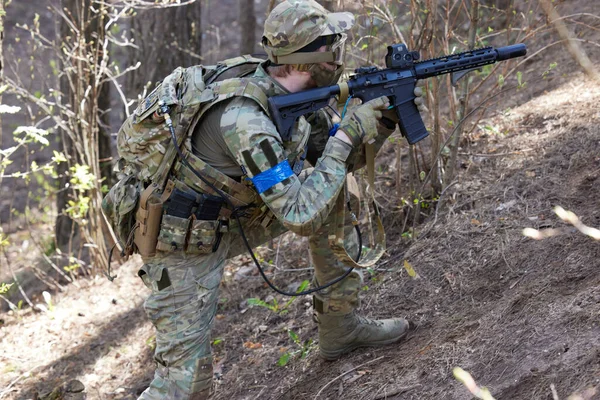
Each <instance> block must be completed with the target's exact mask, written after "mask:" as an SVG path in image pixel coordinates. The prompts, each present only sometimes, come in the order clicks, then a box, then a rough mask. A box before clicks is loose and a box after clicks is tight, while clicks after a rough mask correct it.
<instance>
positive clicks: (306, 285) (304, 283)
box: [296, 280, 310, 293]
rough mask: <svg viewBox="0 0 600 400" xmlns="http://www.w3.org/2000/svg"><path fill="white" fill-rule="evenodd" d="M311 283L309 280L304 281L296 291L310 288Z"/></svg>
mask: <svg viewBox="0 0 600 400" xmlns="http://www.w3.org/2000/svg"><path fill="white" fill-rule="evenodd" d="M309 285H310V281H309V280H304V281H302V283H301V284H300V286H299V287H298V290H296V293H300V292H304V291H305V290H306V289H307V288H308V286H309Z"/></svg>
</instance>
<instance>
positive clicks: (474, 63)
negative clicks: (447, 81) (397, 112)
mask: <svg viewBox="0 0 600 400" xmlns="http://www.w3.org/2000/svg"><path fill="white" fill-rule="evenodd" d="M525 54H527V48H526V47H525V45H524V44H522V43H519V44H513V45H510V46H505V47H500V48H497V49H495V48H493V47H484V48H482V49H475V50H470V51H465V52H462V53H457V54H450V55H447V56H443V57H439V58H433V59H430V60H425V61H421V62H417V63H415V64H414V68H415V75H416V78H417V79H425V78H430V77H432V76H437V75H442V74H448V73H451V72H458V71H464V70H467V69H474V68H479V67H483V66H484V65H488V64H493V63H495V62H496V61H502V60H507V59H509V58H515V57H520V56H524V55H525Z"/></svg>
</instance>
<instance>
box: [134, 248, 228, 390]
mask: <svg viewBox="0 0 600 400" xmlns="http://www.w3.org/2000/svg"><path fill="white" fill-rule="evenodd" d="M228 241H229V240H228V239H227V238H225V239H224V240H223V241H222V243H221V246H220V247H219V249H218V251H217V252H215V253H211V254H208V255H191V256H190V255H186V254H185V253H183V252H175V253H162V252H157V254H158V255H157V256H156V257H152V258H149V259H147V260H144V261H145V264H144V265H143V266H142V268H141V269H140V271H139V272H138V275H139V276H140V277H141V278H142V280H143V281H144V284H145V285H146V286H147V287H148V288H149V289H150V290H151V294H150V296H149V297H148V298H147V299H146V302H145V303H144V309H145V311H146V314H147V315H148V318H149V319H150V321H151V322H152V324H153V325H154V327H155V328H156V349H155V354H154V359H155V361H156V362H157V369H156V372H155V375H154V379H153V380H152V382H151V384H150V386H149V387H148V388H147V389H146V390H145V391H144V393H142V395H141V396H140V397H139V398H140V399H143V400H159V399H160V400H163V399H170V400H187V399H207V398H208V397H209V394H210V390H211V387H212V378H213V373H212V358H211V350H210V329H211V327H212V324H213V322H214V317H215V313H216V309H217V304H218V292H219V283H220V282H221V277H222V275H223V267H224V265H225V256H226V254H227V251H228V247H229V245H228Z"/></svg>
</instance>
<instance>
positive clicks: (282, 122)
mask: <svg viewBox="0 0 600 400" xmlns="http://www.w3.org/2000/svg"><path fill="white" fill-rule="evenodd" d="M525 54H527V48H526V46H525V45H524V44H522V43H520V44H514V45H510V46H505V47H500V48H493V47H485V48H482V49H475V50H470V51H465V52H462V53H456V54H451V55H446V56H442V57H439V58H433V59H429V60H425V61H420V62H417V60H418V59H419V53H418V52H416V51H409V50H408V49H407V48H406V46H405V45H404V44H395V45H392V46H388V53H387V55H386V57H385V62H386V68H382V69H380V68H377V67H363V68H359V69H357V70H356V71H355V74H354V75H352V76H351V77H350V79H349V80H348V82H346V83H344V84H345V85H347V86H348V93H349V95H350V96H352V97H356V98H359V99H360V100H361V101H362V102H366V101H369V100H371V99H375V98H378V97H381V96H388V98H389V99H390V104H392V105H393V106H394V108H395V110H396V115H397V116H398V119H399V122H398V126H399V128H400V132H401V133H402V135H403V136H404V137H406V139H407V141H408V143H409V144H415V143H417V142H419V141H421V140H423V139H425V138H426V137H427V136H428V135H429V133H428V132H427V129H426V128H425V124H424V123H423V119H422V118H421V114H420V113H419V110H418V108H417V106H416V105H415V103H414V99H415V96H414V88H415V86H416V83H417V80H419V79H426V78H430V77H433V76H438V75H444V74H455V73H460V76H458V75H459V74H457V76H458V78H457V79H456V80H458V79H460V77H462V76H463V75H464V73H466V72H469V71H471V70H474V69H477V68H480V67H482V66H484V65H488V64H493V63H495V62H497V61H503V60H508V59H511V58H515V57H521V56H524V55H525ZM456 80H455V81H456ZM340 92H341V88H340V85H332V86H327V87H322V88H316V89H309V90H305V91H301V92H297V93H290V94H284V95H279V96H273V97H270V98H269V100H268V102H269V112H270V114H271V118H272V119H273V122H274V123H275V126H276V127H277V130H278V131H279V134H280V135H281V138H282V140H284V141H287V140H289V138H290V136H291V134H292V130H293V128H294V125H295V123H296V121H297V120H298V118H299V117H300V116H302V115H305V114H307V113H310V112H314V111H317V110H319V109H321V108H324V107H326V106H327V104H328V103H329V101H330V99H331V98H333V97H335V96H337V95H338V94H340Z"/></svg>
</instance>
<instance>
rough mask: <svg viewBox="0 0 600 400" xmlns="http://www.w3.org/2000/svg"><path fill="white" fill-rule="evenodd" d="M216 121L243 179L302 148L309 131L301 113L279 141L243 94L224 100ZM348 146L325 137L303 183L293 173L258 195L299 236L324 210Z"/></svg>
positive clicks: (337, 187) (340, 180)
mask: <svg viewBox="0 0 600 400" xmlns="http://www.w3.org/2000/svg"><path fill="white" fill-rule="evenodd" d="M255 76H256V77H257V78H261V80H267V81H268V80H270V78H268V77H267V76H266V73H265V72H264V69H262V68H259V69H257V72H256V74H255ZM272 88H273V89H276V88H277V86H273V87H272ZM221 123H222V127H221V130H222V134H223V138H224V140H225V143H226V145H227V147H228V149H229V150H230V152H231V154H233V155H234V156H235V158H236V162H237V163H238V164H239V165H240V166H242V168H243V169H244V170H245V171H246V174H247V176H248V177H249V178H252V177H254V176H256V175H258V174H260V173H261V172H263V171H267V170H269V169H271V168H273V167H275V166H276V165H277V164H279V163H281V162H282V161H284V160H288V161H289V160H290V158H293V155H294V154H300V153H301V152H303V149H304V146H305V144H306V142H307V140H308V137H309V135H310V128H309V125H308V123H307V122H306V120H305V119H304V118H301V119H300V121H299V123H298V125H297V127H296V130H295V133H294V134H293V135H292V139H291V141H290V142H285V143H284V142H282V140H281V137H280V136H279V133H278V132H277V129H276V128H275V125H274V124H273V122H272V121H271V120H270V119H269V118H268V116H267V115H266V114H265V113H264V112H263V111H262V110H261V108H260V107H259V106H258V105H257V104H256V102H253V101H252V100H249V99H245V98H236V99H234V100H233V101H232V102H231V103H230V106H229V107H227V108H226V110H225V112H224V114H223V116H222V119H221ZM300 132H302V134H300ZM351 150H352V147H351V146H350V145H349V144H347V143H345V142H343V141H341V140H339V139H337V138H335V137H330V138H329V139H328V140H327V144H326V146H325V149H324V151H323V154H322V156H321V158H319V160H318V161H317V163H316V165H315V167H314V170H313V172H312V173H311V174H310V175H309V176H308V177H307V178H306V180H305V181H304V182H303V183H301V182H300V181H299V179H298V177H297V176H295V175H293V176H291V177H289V178H287V179H285V180H284V181H282V182H280V183H277V184H276V185H274V186H273V187H271V188H270V189H268V190H266V191H264V192H263V193H261V194H260V197H261V198H262V200H263V201H264V203H265V204H267V205H268V207H269V209H270V210H271V211H272V212H273V213H274V214H275V217H276V218H277V219H278V220H279V221H281V222H282V224H283V225H284V226H285V227H286V228H287V229H289V230H291V231H292V232H294V233H297V234H299V235H303V236H308V235H310V234H312V233H314V232H315V231H316V230H317V229H319V227H320V226H321V225H322V224H323V222H324V221H325V219H326V218H327V216H328V215H329V213H330V211H331V210H332V208H333V206H334V204H335V199H336V198H337V195H338V194H339V193H340V191H341V189H342V187H343V184H344V180H345V177H346V159H347V158H348V155H349V154H350V152H351Z"/></svg>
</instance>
